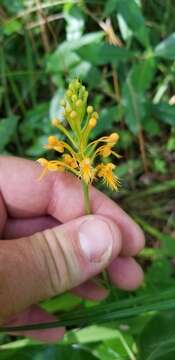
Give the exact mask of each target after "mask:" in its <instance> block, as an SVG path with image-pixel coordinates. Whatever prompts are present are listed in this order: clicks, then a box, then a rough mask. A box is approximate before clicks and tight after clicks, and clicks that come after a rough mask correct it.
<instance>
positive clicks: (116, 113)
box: [93, 106, 121, 138]
mask: <svg viewBox="0 0 175 360" xmlns="http://www.w3.org/2000/svg"><path fill="white" fill-rule="evenodd" d="M99 115H100V118H99V121H98V122H97V126H96V127H95V129H94V131H93V138H96V137H99V136H101V135H103V134H105V133H106V134H107V133H108V132H110V131H112V129H115V130H117V129H116V123H117V122H119V120H120V118H121V108H120V107H119V106H118V107H117V106H111V107H108V108H105V109H102V110H101V111H100V114H99Z"/></svg>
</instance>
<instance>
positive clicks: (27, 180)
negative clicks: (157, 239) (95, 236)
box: [0, 156, 144, 255]
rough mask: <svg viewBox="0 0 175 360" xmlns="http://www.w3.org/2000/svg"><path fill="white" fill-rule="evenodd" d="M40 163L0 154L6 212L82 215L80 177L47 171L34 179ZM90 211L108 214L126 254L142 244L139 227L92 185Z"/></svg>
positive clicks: (17, 215)
mask: <svg viewBox="0 0 175 360" xmlns="http://www.w3.org/2000/svg"><path fill="white" fill-rule="evenodd" d="M40 171H41V168H40V166H39V164H37V163H35V162H33V161H30V160H25V159H21V158H15V157H6V156H4V157H1V158H0V189H1V193H2V196H3V199H4V202H5V206H6V207H7V212H8V214H9V215H10V216H11V217H14V218H29V217H35V216H42V215H46V214H49V215H51V216H53V217H54V218H56V219H58V220H59V221H60V222H62V223H65V222H67V221H70V220H72V219H75V218H77V217H79V216H82V215H84V206H83V194H82V190H81V183H80V181H79V180H78V179H77V178H75V177H74V176H72V175H71V174H68V173H48V175H47V176H46V177H45V178H44V179H43V180H42V181H37V179H38V177H39V174H40ZM90 202H91V208H92V212H93V213H95V214H99V215H104V216H107V217H109V218H111V219H112V220H113V221H114V222H115V223H117V225H118V226H119V228H120V231H121V233H122V238H123V252H124V254H125V255H135V254H136V253H137V252H138V251H140V250H141V249H142V248H143V246H144V235H143V233H142V231H141V229H140V227H139V226H138V225H137V224H136V223H135V222H134V221H133V220H132V219H131V218H130V217H129V216H128V215H127V214H126V213H125V212H124V211H123V210H122V209H121V208H120V207H119V206H118V205H117V204H116V203H114V202H113V201H112V200H111V199H109V198H108V197H107V196H105V195H104V194H103V193H101V192H100V191H98V190H97V189H95V188H94V187H91V189H90Z"/></svg>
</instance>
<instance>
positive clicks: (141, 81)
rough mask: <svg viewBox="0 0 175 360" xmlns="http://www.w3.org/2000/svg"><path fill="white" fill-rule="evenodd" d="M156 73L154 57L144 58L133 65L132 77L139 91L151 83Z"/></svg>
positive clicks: (145, 88)
mask: <svg viewBox="0 0 175 360" xmlns="http://www.w3.org/2000/svg"><path fill="white" fill-rule="evenodd" d="M154 73H155V61H154V59H153V58H152V57H149V58H146V59H143V60H141V61H139V62H137V63H136V64H134V65H133V67H132V70H131V73H130V77H131V79H132V83H133V86H134V88H135V90H137V91H142V92H143V91H145V90H147V89H148V88H149V86H150V85H151V82H152V80H153V77H154Z"/></svg>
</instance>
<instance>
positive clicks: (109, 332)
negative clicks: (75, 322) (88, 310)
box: [65, 325, 121, 344]
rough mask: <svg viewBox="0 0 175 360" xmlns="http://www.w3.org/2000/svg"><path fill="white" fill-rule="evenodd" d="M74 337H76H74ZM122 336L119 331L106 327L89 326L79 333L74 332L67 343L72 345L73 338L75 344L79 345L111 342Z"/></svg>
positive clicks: (68, 337) (66, 340) (68, 336)
mask: <svg viewBox="0 0 175 360" xmlns="http://www.w3.org/2000/svg"><path fill="white" fill-rule="evenodd" d="M73 335H74V336H73ZM120 336H121V334H120V332H119V331H118V330H117V329H110V328H108V327H104V326H96V325H92V326H88V327H86V328H85V329H81V330H79V331H77V330H76V331H74V332H72V333H70V335H67V336H66V337H65V342H66V343H67V342H68V343H70V342H71V338H73V339H74V340H73V342H75V339H76V342H77V343H79V344H87V343H93V342H98V341H104V340H110V339H117V338H120Z"/></svg>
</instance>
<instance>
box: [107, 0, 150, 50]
mask: <svg viewBox="0 0 175 360" xmlns="http://www.w3.org/2000/svg"><path fill="white" fill-rule="evenodd" d="M114 11H116V12H117V14H119V15H120V16H121V17H123V19H124V20H125V22H126V23H127V25H128V27H129V28H130V30H131V31H132V32H133V34H134V36H135V37H136V38H137V39H138V40H139V41H140V42H141V44H143V45H144V46H146V47H147V46H148V45H149V36H148V29H147V27H146V25H145V21H144V17H143V15H142V11H141V8H140V6H139V5H138V1H135V0H111V1H108V2H107V4H106V9H105V14H106V15H109V13H112V12H114Z"/></svg>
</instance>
